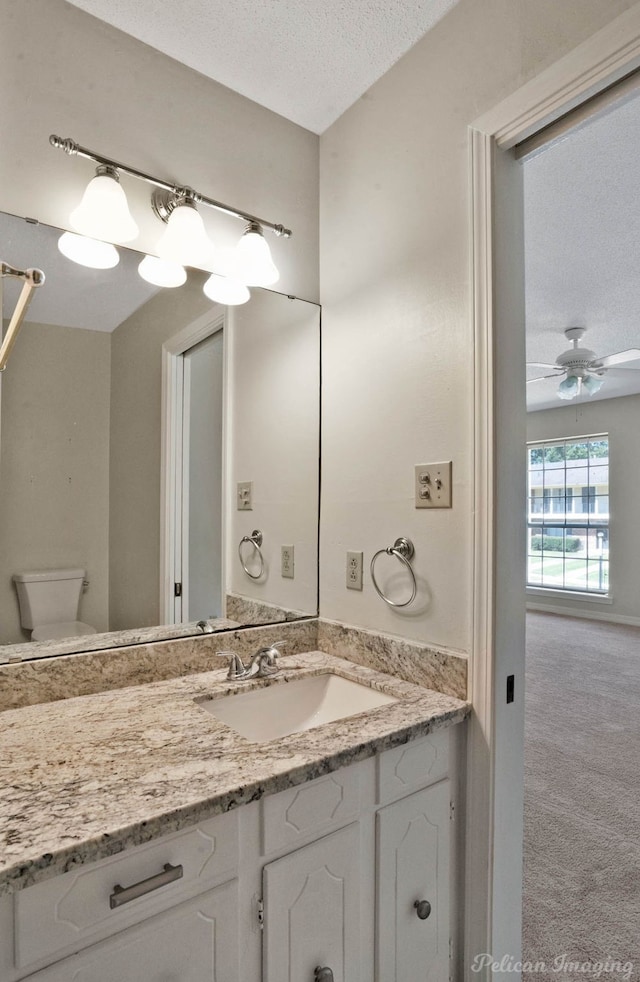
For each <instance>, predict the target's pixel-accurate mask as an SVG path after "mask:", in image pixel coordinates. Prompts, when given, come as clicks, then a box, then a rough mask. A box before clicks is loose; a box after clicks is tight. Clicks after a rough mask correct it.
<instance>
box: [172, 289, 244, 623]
mask: <svg viewBox="0 0 640 982" xmlns="http://www.w3.org/2000/svg"><path fill="white" fill-rule="evenodd" d="M224 326H225V310H224V309H216V308H213V309H212V310H209V311H207V312H206V313H205V314H203V315H202V316H201V317H198V318H197V319H196V320H195V321H193V322H192V323H191V324H188V325H187V326H186V327H185V328H183V329H182V330H181V331H179V332H178V333H177V334H175V335H174V336H173V337H171V338H169V339H168V340H167V341H165V342H164V344H163V345H162V410H161V419H162V437H161V439H162V446H161V462H160V623H161V624H179V623H181V621H182V606H183V603H184V601H185V599H186V597H185V596H184V595H183V596H182V597H179V598H177V597H175V596H174V583H175V582H176V576H178V575H180V582H182V581H183V576H182V573H180V574H178V573H177V571H178V570H180V569H181V567H182V564H183V562H184V558H185V555H184V544H183V548H182V550H178V549H177V548H176V539H177V532H178V531H179V530H180V529H181V528H182V524H183V515H184V502H183V493H182V489H183V472H184V467H185V464H186V461H185V459H184V455H183V447H182V445H183V439H182V437H183V419H182V406H183V375H182V356H183V355H184V353H185V352H186V351H188V350H189V348H193V346H194V345H196V344H199V342H200V341H204V340H205V338H208V337H210V336H211V335H212V334H215V333H216V331H220V330H222V329H223V328H224ZM227 352H228V345H227V344H226V343H225V345H224V349H223V382H222V391H223V419H222V433H223V437H222V443H223V454H222V457H223V459H222V487H223V500H225V494H224V488H225V487H226V447H227V439H226V418H225V403H226V397H225V392H226V384H227ZM225 548H226V546H225V527H224V522H223V523H222V550H221V557H223V556H225V555H226V553H225ZM179 552H180V555H178V553H179ZM222 588H223V595H224V564H223V584H222Z"/></svg>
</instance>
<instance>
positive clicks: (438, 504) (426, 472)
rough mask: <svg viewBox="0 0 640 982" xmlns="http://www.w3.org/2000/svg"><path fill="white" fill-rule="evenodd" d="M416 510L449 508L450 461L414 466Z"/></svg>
mask: <svg viewBox="0 0 640 982" xmlns="http://www.w3.org/2000/svg"><path fill="white" fill-rule="evenodd" d="M415 499H416V508H451V461H450V460H445V461H441V462H440V463H439V464H416V469H415Z"/></svg>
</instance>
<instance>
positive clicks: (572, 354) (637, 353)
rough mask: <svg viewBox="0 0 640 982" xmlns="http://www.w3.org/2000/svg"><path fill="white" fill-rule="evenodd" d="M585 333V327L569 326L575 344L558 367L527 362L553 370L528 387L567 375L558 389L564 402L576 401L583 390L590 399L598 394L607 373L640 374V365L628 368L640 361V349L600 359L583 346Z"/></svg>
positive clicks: (618, 352)
mask: <svg viewBox="0 0 640 982" xmlns="http://www.w3.org/2000/svg"><path fill="white" fill-rule="evenodd" d="M585 332H586V328H585V327H568V328H567V329H566V331H565V332H564V336H565V337H566V339H567V341H570V342H571V344H572V347H571V348H569V350H568V351H563V352H562V354H560V355H558V357H557V358H556V361H555V364H554V365H552V364H549V363H548V362H543V361H529V362H527V367H528V368H551V369H553V371H552V373H551V374H550V375H538V376H536V378H530V379H528V380H527V385H528V384H529V383H530V382H539V381H540V380H541V379H547V378H562V376H564V378H563V380H562V382H561V383H560V385H559V386H558V397H559V398H560V399H574V398H575V397H576V396H577V395H578V394H579V393H580V392H582V391H583V390H584V391H586V392H587V394H588V395H590V396H592V395H593V394H594V392H597V391H598V389H599V388H600V386H601V385H602V383H603V382H604V379H605V376H606V374H607V372H610V371H616V372H617V371H626V372H630V371H632V372H637V371H640V365H639V366H638V367H637V368H626V367H625V364H626V362H631V361H640V348H628V349H627V350H626V351H616V352H615V353H614V354H611V355H605V356H604V357H603V358H597V357H596V353H595V351H590V350H589V348H581V347H580V341H581V340H582V338H583V337H584V334H585Z"/></svg>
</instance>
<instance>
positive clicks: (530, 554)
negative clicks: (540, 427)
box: [527, 434, 609, 596]
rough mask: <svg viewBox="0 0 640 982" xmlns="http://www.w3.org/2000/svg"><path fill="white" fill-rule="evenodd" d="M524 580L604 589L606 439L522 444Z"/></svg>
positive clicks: (600, 591)
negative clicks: (524, 473)
mask: <svg viewBox="0 0 640 982" xmlns="http://www.w3.org/2000/svg"><path fill="white" fill-rule="evenodd" d="M527 461H528V482H527V484H528V506H527V515H528V521H527V586H529V587H538V588H544V589H547V590H564V591H568V592H573V593H595V594H600V595H604V596H607V595H608V594H609V439H608V436H607V435H606V434H600V435H598V436H589V437H581V438H580V439H571V440H554V441H545V442H544V443H530V444H528V445H527Z"/></svg>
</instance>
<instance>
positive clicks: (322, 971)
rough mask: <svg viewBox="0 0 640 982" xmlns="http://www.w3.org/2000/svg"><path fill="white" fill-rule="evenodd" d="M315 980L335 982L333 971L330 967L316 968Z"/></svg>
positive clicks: (316, 981)
mask: <svg viewBox="0 0 640 982" xmlns="http://www.w3.org/2000/svg"><path fill="white" fill-rule="evenodd" d="M313 982H333V972H332V971H331V969H330V968H320V967H319V966H318V968H316V970H315V972H314V973H313Z"/></svg>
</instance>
